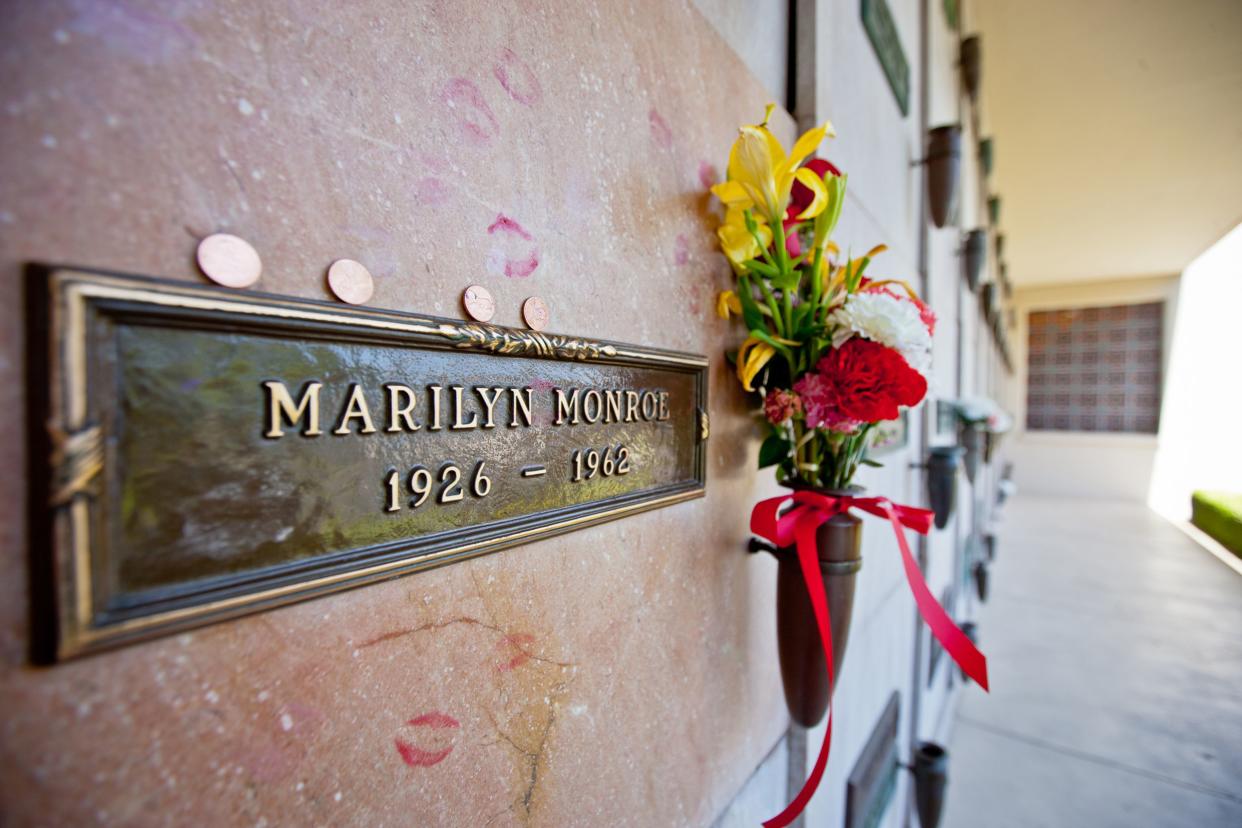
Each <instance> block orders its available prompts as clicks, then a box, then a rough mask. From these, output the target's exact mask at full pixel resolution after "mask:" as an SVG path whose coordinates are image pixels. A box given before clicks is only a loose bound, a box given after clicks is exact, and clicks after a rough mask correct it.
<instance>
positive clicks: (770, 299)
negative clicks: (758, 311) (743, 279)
mask: <svg viewBox="0 0 1242 828" xmlns="http://www.w3.org/2000/svg"><path fill="white" fill-rule="evenodd" d="M755 283H756V284H757V285H759V291H760V292H761V293H762V294H763V298H764V300H765V301H766V302H767V303H768V308H769V309H770V310H771V311H772V321H773V322H774V323H775V324H776V335H777V336H779V337H784V336H785V321H784V319H783V318H782V317H781V314H780V311H779V310H777V308H776V297H775V296H773V295H772V290H771V289H770V288H769V287H768V285H767V282H765V281H764V280H763V279H756V280H755Z"/></svg>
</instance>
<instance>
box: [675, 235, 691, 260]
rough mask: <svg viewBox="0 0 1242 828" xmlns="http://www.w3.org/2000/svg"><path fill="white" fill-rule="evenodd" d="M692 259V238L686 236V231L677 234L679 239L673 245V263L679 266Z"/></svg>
mask: <svg viewBox="0 0 1242 828" xmlns="http://www.w3.org/2000/svg"><path fill="white" fill-rule="evenodd" d="M689 261H690V240H689V239H687V238H686V234H685V233H678V234H677V241H676V243H675V244H674V245H673V264H675V265H677V266H678V267H682V266H684V265H685V264H686V263H687V262H689Z"/></svg>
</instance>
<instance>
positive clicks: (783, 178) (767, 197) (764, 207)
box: [712, 104, 836, 224]
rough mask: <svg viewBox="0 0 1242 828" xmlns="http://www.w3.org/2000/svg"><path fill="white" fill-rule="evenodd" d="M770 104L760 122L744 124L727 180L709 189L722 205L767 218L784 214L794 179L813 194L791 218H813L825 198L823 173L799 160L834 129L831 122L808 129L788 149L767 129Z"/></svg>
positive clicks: (772, 220)
mask: <svg viewBox="0 0 1242 828" xmlns="http://www.w3.org/2000/svg"><path fill="white" fill-rule="evenodd" d="M774 108H775V104H768V107H767V111H766V112H765V114H764V118H763V123H761V124H755V125H753V126H744V127H742V128H741V130H740V133H741V134H740V135H739V136H738V138H737V140H736V141H734V142H733V148H732V150H731V151H730V152H729V180H728V181H725V182H724V183H723V184H717V185H716V186H715V187H712V192H713V193H714V194H715V195H716V197H717V198H719V199H720V200H721V201H722V202H724V204H725V206H726V207H728V208H730V209H736V210H754V211H755V212H756V213H758V214H759V215H761V216H762V217H763V218H764V220H765V221H767V223H768V224H776V223H777V222H781V221H783V220H784V218H785V211H786V210H787V209H788V207H789V199H790V194H791V192H792V190H793V184H794V181H801V182H802V183H803V185H805V186H806V187H807V188H808V189H809V190H810V191H811V193H812V195H813V198H812V201H811V203H810V204H809V205H807V207H806V209H804V210H803V211H802V212H801V213H799V214H798V215H797V216H796V217H795V218H797V219H798V220H799V221H801V220H802V219H808V218H813V217H815V216H817V215H819V213H820V212H822V211H823V209H824V207H825V206H826V205H827V202H828V191H827V189H826V188H825V186H824V182H823V179H821V178H820V177H819V176H818V175H816V174H815V173H814V171H812V170H809V169H806V168H804V167H802V166H800V165H801V164H802V162H803V161H805V160H806V159H807V157H808V156H810V155H811V153H813V152H815V150H816V149H817V148H818V147H819V145H820V144H821V143H822V142H823V140H824V138H825V137H826V136H829V135H835V134H836V133H834V132H833V130H832V124H831V123H830V122H827V121H825V122H824V124H823V125H822V126H817V127H813V128H812V129H808V130H807V131H806V132H805V133H803V134H802V137H801V138H799V139H798V140H797V142H796V143H795V144H794V146H793V150H792V151H790V153H789V155H786V154H785V148H784V147H783V146H781V142H780V141H778V140H777V139H776V136H774V135H773V134H772V133H771V132H770V131H769V130H768V118H770V117H771V115H772V110H773V109H774Z"/></svg>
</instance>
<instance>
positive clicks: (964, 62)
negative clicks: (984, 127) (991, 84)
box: [958, 35, 983, 101]
mask: <svg viewBox="0 0 1242 828" xmlns="http://www.w3.org/2000/svg"><path fill="white" fill-rule="evenodd" d="M958 59H959V61H960V63H961V69H962V85H963V86H965V87H966V94H967V95H969V96H970V99H971V100H972V101H975V100H978V98H979V84H980V81H981V80H982V78H983V65H982V64H983V53H982V45H981V43H980V41H979V35H971V36H970V37H964V38H962V44H961V47H960V50H959V52H958Z"/></svg>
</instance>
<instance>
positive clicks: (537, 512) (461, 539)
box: [27, 267, 708, 660]
mask: <svg viewBox="0 0 1242 828" xmlns="http://www.w3.org/2000/svg"><path fill="white" fill-rule="evenodd" d="M28 276H29V279H28V288H29V289H28V292H27V295H28V301H29V307H28V319H30V320H31V321H30V326H29V328H30V340H31V341H30V347H29V349H28V350H29V352H30V354H31V357H32V362H33V364H32V366H31V383H30V385H31V389H30V392H31V396H32V406H33V408H34V409H35V410H34V411H33V412H32V415H31V418H30V420H31V437H32V439H34V440H37V441H39V443H41V445H36V446H35V448H34V450H33V453H32V458H33V459H32V463H31V466H32V475H33V476H34V477H35V478H36V479H35V483H34V485H35V486H36V487H37V488H36V489H35V491H36V492H38V491H41V490H43V491H47V492H48V498H47V499H46V500H44V499H43V498H38V499H37V504H36V506H35V507H34V508H32V518H33V519H34V526H35V529H36V531H35V533H34V540H33V545H32V556H31V557H32V563H33V565H34V575H35V578H34V579H33V583H34V585H35V587H36V596H35V597H36V607H35V614H36V624H35V630H36V634H37V637H38V639H39V640H37V641H36V642H35V651H36V658H39V659H40V660H54V659H56V658H65V657H69V656H74V655H78V654H82V653H87V652H91V651H95V650H98V649H102V648H106V647H111V646H115V645H118V644H121V643H125V642H129V641H134V640H139V639H144V638H149V637H151V636H154V635H160V634H164V633H167V632H170V631H173V630H181V629H186V628H189V627H194V626H198V625H201V624H204V623H208V622H211V621H215V620H219V619H223V618H228V617H233V616H237V615H240V614H243V613H248V612H253V611H256V610H260V609H264V608H267V607H271V606H275V605H279V604H284V603H288V602H292V601H297V600H301V599H305V598H309V597H313V596H316V595H321V594H325V593H328V592H332V591H336V590H340V589H344V588H347V587H352V586H357V585H360V584H364V583H368V582H373V581H377V580H381V579H385V578H391V577H395V576H399V575H403V574H406V573H409V572H412V571H415V570H418V569H422V568H426V567H429V566H434V565H440V564H445V563H449V562H452V561H457V560H461V559H464V558H468V557H472V556H475V555H480V554H483V553H487V552H492V551H495V550H498V549H501V548H504V547H507V546H513V545H516V544H523V543H528V542H530V541H533V540H536V539H539V538H543V537H548V536H551V535H555V534H559V533H563V532H567V531H571V530H574V529H578V528H582V527H585V526H590V525H593V524H597V523H600V522H603V521H607V520H612V519H615V518H619V517H623V516H626V515H630V514H634V513H636V512H639V511H643V510H647V509H652V508H656V507H660V506H665V505H669V504H673V503H678V502H681V501H685V500H688V499H691V498H696V497H701V496H702V495H703V493H704V485H705V475H706V463H705V448H706V446H705V441H706V439H707V433H708V426H707V414H706V411H707V402H706V395H707V359H706V358H705V357H702V356H696V355H693V354H685V353H677V352H673V351H665V350H656V349H652V348H646V347H639V346H633V345H624V344H620V343H614V342H602V341H594V340H590V339H585V338H575V337H567V336H559V335H548V334H542V333H538V332H534V331H527V330H517V329H511V328H503V327H498V326H493V325H486V324H478V323H466V322H460V321H452V320H446V319H436V318H432V317H425V316H418V315H411V314H407V313H399V312H395V311H385V310H373V309H359V308H353V307H346V306H342V305H338V304H330V303H325V302H317V301H309V300H303V299H292V298H288V297H280V296H272V295H267V294H262V293H257V292H248V291H247V292H238V291H232V290H227V289H221V288H215V287H201V286H193V285H187V284H184V283H175V282H168V281H160V280H155V279H149V278H144V277H137V276H128V275H119V274H109V273H101V272H95V271H87V270H78V269H66V268H42V267H36V268H31V270H30V273H29V274H28ZM41 450H42V451H41ZM49 457H50V458H51V461H50V462H47V461H46V460H45V458H49ZM40 653H42V654H43V655H40Z"/></svg>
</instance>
